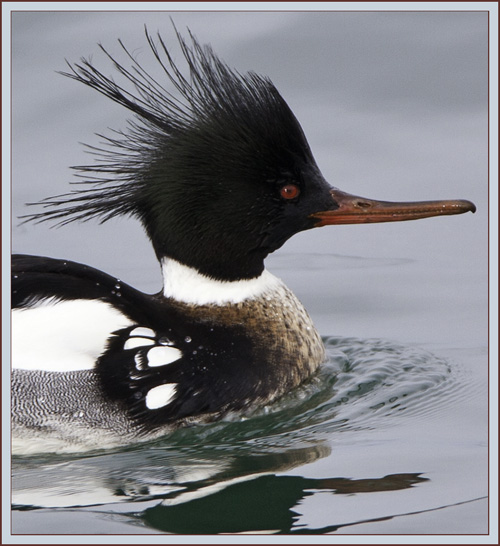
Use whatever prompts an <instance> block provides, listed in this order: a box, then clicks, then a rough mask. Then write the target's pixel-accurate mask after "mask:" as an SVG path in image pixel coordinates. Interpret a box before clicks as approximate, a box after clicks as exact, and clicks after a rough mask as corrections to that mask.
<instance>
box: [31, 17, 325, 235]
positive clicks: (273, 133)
mask: <svg viewBox="0 0 500 546" xmlns="http://www.w3.org/2000/svg"><path fill="white" fill-rule="evenodd" d="M174 28H175V27H174ZM175 32H176V34H177V39H178V41H179V44H180V47H181V51H182V54H183V56H184V59H185V61H186V63H187V67H188V74H189V76H188V77H187V76H185V75H183V73H182V71H181V69H180V68H179V67H178V66H177V65H176V64H175V62H174V60H173V58H172V56H171V54H170V52H169V50H168V49H167V47H166V45H165V42H164V41H163V39H162V37H161V36H160V34H158V36H157V42H155V40H154V39H153V38H152V37H151V35H150V34H149V33H148V31H147V29H146V38H147V41H148V44H149V47H150V49H151V52H152V54H153V55H154V57H155V59H156V61H157V62H158V64H159V66H160V67H161V70H162V72H163V75H164V77H166V82H167V84H170V85H172V84H173V86H174V88H175V92H174V93H171V92H170V91H167V90H166V88H165V87H164V86H163V85H162V84H161V83H159V81H157V79H155V78H153V77H152V76H151V75H150V74H149V73H148V72H146V71H145V70H144V69H143V68H142V66H141V65H140V64H139V62H138V61H137V60H136V59H135V58H134V57H133V55H132V54H131V53H130V52H129V51H128V50H127V48H126V47H125V45H124V44H123V43H122V42H121V40H119V44H120V46H121V48H122V50H123V52H124V53H125V56H126V58H127V59H128V61H129V64H130V67H129V68H126V67H125V66H124V65H123V64H120V63H119V62H118V61H117V60H116V59H115V58H114V57H113V56H111V54H110V53H108V51H107V50H106V49H105V48H104V47H103V46H102V45H100V48H101V50H102V51H103V52H104V53H105V54H106V56H107V57H108V58H109V60H110V61H111V62H112V64H113V65H114V68H115V69H116V70H117V71H118V73H119V74H120V75H121V77H122V79H123V80H124V84H123V86H122V85H119V84H118V83H116V82H115V81H114V80H113V79H112V78H110V77H108V76H105V75H104V74H103V73H102V72H100V71H99V70H98V69H97V68H96V67H95V66H93V65H92V63H91V61H90V60H86V59H82V60H81V61H80V63H79V64H75V65H74V66H72V65H69V66H70V69H71V71H70V72H66V73H65V72H62V74H63V75H65V76H68V77H70V78H73V79H75V80H77V81H79V82H81V83H84V84H85V85H88V86H89V87H92V88H94V89H96V90H97V91H99V92H100V93H102V94H103V95H105V96H107V97H109V98H111V99H112V100H113V101H115V102H117V103H119V104H122V105H123V106H125V107H126V108H128V109H129V110H131V111H132V112H134V114H136V118H135V120H134V121H129V127H128V129H127V130H126V131H115V132H114V135H113V136H102V135H99V136H100V137H101V138H102V139H103V142H102V143H101V145H102V147H100V148H99V147H92V146H88V148H89V149H90V150H91V152H92V153H93V154H94V156H95V159H96V161H95V163H94V164H93V165H87V166H78V167H74V169H76V170H77V171H78V173H79V174H78V176H79V177H80V178H82V179H83V180H79V181H77V182H73V183H74V184H80V185H83V186H84V187H83V188H82V187H80V188H79V189H77V190H73V191H72V192H69V193H66V194H63V195H59V196H56V197H50V198H47V199H44V200H42V201H41V202H40V203H30V204H31V205H32V204H35V205H41V206H43V207H44V208H45V209H46V210H44V211H42V212H39V213H35V214H31V215H29V216H24V217H23V218H26V219H27V220H26V221H35V222H41V221H51V220H52V221H56V223H57V225H64V224H66V223H69V222H72V221H76V220H83V221H85V220H88V219H90V218H97V219H99V220H100V221H101V222H104V221H106V220H109V219H110V218H113V217H115V216H118V215H132V216H136V217H138V218H139V219H140V220H142V222H143V223H144V224H145V227H146V230H147V231H148V233H149V235H150V236H151V229H154V226H153V225H152V224H154V223H155V221H154V217H155V212H154V211H152V210H151V209H152V208H154V206H155V203H158V206H161V204H164V203H165V201H166V200H168V193H169V187H170V186H172V185H178V184H184V185H185V186H186V189H187V186H188V185H197V184H199V185H200V191H201V193H204V191H203V188H201V186H202V185H203V184H207V181H209V180H210V181H215V180H221V179H226V180H227V179H231V178H232V183H234V184H237V183H238V181H239V180H238V179H241V178H251V177H259V179H262V178H265V179H267V180H270V181H275V180H276V179H277V178H279V177H282V176H283V171H287V164H291V163H293V162H294V161H295V160H296V158H298V157H301V159H302V160H303V161H304V162H311V163H313V162H314V160H313V159H312V156H311V152H310V150H309V147H308V144H307V141H306V139H305V137H304V135H303V132H302V129H301V128H300V125H299V123H298V122H297V120H296V119H295V117H294V115H293V113H292V112H291V110H290V109H289V107H288V105H287V104H286V102H285V101H284V99H283V98H282V97H281V95H280V94H279V92H278V91H277V89H276V88H275V87H274V85H273V84H272V82H271V81H270V80H269V79H268V78H265V77H261V76H259V75H257V74H255V73H253V72H249V73H247V74H244V75H241V74H239V73H237V72H235V71H233V70H231V69H230V68H229V67H228V66H227V65H226V64H225V63H223V62H222V61H221V60H220V59H219V58H218V57H217V56H216V55H215V53H214V52H213V50H212V49H211V48H210V46H202V45H200V43H199V42H198V41H197V40H196V38H195V37H194V36H193V35H192V34H191V33H190V32H189V35H190V40H191V44H188V42H187V41H186V40H185V39H184V38H183V37H182V36H181V35H180V34H179V32H178V31H177V30H175ZM127 83H128V84H129V85H130V84H132V88H133V89H132V91H129V90H127V88H126V87H127Z"/></svg>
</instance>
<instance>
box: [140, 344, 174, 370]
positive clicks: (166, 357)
mask: <svg viewBox="0 0 500 546" xmlns="http://www.w3.org/2000/svg"><path fill="white" fill-rule="evenodd" d="M179 358H182V352H181V351H179V349H176V348H175V347H153V348H152V349H149V351H148V365H149V366H151V367H152V368H154V367H156V366H165V365H166V364H171V363H172V362H175V361H176V360H179Z"/></svg>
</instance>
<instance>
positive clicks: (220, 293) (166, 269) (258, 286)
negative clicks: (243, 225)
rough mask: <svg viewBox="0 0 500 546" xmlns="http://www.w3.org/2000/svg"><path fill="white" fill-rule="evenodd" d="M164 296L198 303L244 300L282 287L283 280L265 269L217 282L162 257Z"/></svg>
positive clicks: (218, 303)
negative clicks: (249, 276) (252, 275)
mask: <svg viewBox="0 0 500 546" xmlns="http://www.w3.org/2000/svg"><path fill="white" fill-rule="evenodd" d="M161 269H162V274H163V295H164V296H165V297H166V298H172V299H175V300H177V301H182V302H184V303H192V304H195V305H207V304H213V305H225V304H228V303H241V302H242V301H245V300H248V299H254V298H257V297H259V296H262V295H263V294H265V293H266V292H271V291H273V290H276V289H277V288H278V287H280V286H282V285H283V284H282V282H281V281H280V279H278V278H277V277H275V276H274V275H272V274H271V273H269V272H268V271H267V270H264V271H263V273H262V274H261V275H260V276H259V277H257V278H255V279H249V280H241V281H218V280H215V279H212V278H210V277H207V276H206V275H203V274H201V273H199V272H198V271H197V270H196V269H193V268H191V267H188V266H186V265H183V264H181V263H179V262H177V261H175V260H172V259H171V258H162V260H161Z"/></svg>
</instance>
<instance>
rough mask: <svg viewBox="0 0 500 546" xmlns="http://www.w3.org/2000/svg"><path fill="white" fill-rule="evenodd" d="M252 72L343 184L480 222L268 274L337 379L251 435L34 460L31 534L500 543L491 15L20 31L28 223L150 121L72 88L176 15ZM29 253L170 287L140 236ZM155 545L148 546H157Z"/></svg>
mask: <svg viewBox="0 0 500 546" xmlns="http://www.w3.org/2000/svg"><path fill="white" fill-rule="evenodd" d="M170 15H172V17H173V19H174V20H175V23H176V25H177V26H178V28H179V29H180V30H183V29H184V27H185V26H186V25H188V26H189V27H190V28H191V30H192V31H193V32H194V34H196V36H197V37H198V38H199V39H200V41H202V42H210V43H212V45H213V47H214V49H215V50H216V51H217V52H218V53H219V54H220V55H221V57H223V58H224V59H225V60H226V61H227V62H228V64H229V65H230V66H234V67H236V68H237V69H239V70H241V71H245V70H249V69H253V70H256V71H257V72H260V73H264V74H267V75H268V76H270V77H271V79H272V80H273V81H274V83H275V84H276V85H277V87H278V88H279V90H280V91H281V93H282V94H283V96H284V97H285V99H286V100H287V101H288V102H289V104H290V106H291V107H292V109H293V110H294V112H295V114H296V115H297V117H298V119H299V121H300V122H301V123H302V125H303V128H304V130H305V132H306V135H307V137H308V139H309V143H310V145H311V147H312V149H313V152H314V154H315V157H316V159H317V161H318V164H319V166H320V168H321V170H322V172H323V174H324V176H325V178H326V179H327V180H329V181H330V182H331V183H332V184H333V185H335V186H337V187H339V188H341V189H343V190H346V191H349V192H352V193H355V194H358V195H366V196H367V197H373V198H380V199H386V200H422V199H441V198H466V199H470V200H472V201H474V202H475V203H476V205H477V207H478V212H477V213H476V214H475V215H472V214H467V215H463V216H458V217H449V218H435V219H429V220H424V221H422V222H408V223H405V224H386V225H372V226H339V227H331V228H324V229H321V230H312V231H311V232H307V233H303V234H299V235H298V236H296V237H294V238H293V239H292V240H291V241H289V242H288V243H287V244H286V245H285V246H284V248H283V249H281V250H280V251H278V252H277V253H275V255H273V256H271V257H270V258H269V260H268V262H267V266H268V268H269V269H270V271H271V272H273V273H275V274H276V275H277V276H279V277H281V278H282V279H283V280H284V281H285V282H286V283H287V284H288V286H289V287H290V288H292V289H293V290H294V292H295V293H296V294H297V295H298V296H299V298H300V299H301V300H302V301H303V303H304V304H305V306H306V308H307V309H308V311H309V312H310V314H311V316H312V317H313V319H314V321H315V323H316V325H317V327H318V329H319V331H320V332H321V334H322V335H323V336H324V340H325V343H326V345H327V349H328V362H327V363H326V365H325V366H324V367H323V369H322V370H321V372H320V373H319V374H318V376H317V377H315V378H314V379H313V380H312V381H311V382H310V383H309V384H307V385H304V386H303V387H302V388H301V389H299V390H298V391H296V392H294V393H290V395H289V396H287V397H286V398H285V399H283V400H281V401H279V402H278V403H276V404H275V405H273V406H271V407H268V408H262V409H260V410H258V411H256V413H255V414H254V415H251V416H248V417H247V418H246V419H245V420H241V419H234V420H233V421H231V422H220V423H215V424H211V425H207V426H203V427H197V428H192V429H186V430H182V431H178V432H177V433H175V434H173V435H172V436H170V437H166V438H164V439H162V440H161V441H157V442H155V443H152V444H144V445H139V446H133V447H126V448H123V449H117V450H113V451H102V452H93V453H86V454H79V455H76V454H75V455H70V454H66V455H62V454H57V453H53V454H44V455H39V456H33V457H26V458H17V457H15V458H14V459H13V461H12V475H13V481H12V487H13V490H12V502H13V512H12V531H13V533H15V534H19V535H25V534H35V535H52V534H54V535H57V534H79V533H81V534H84V535H86V534H98V535H101V534H102V535H109V534H137V533H142V534H154V533H181V534H212V533H286V534H289V533H292V534H294V533H297V534H300V533H317V534H322V533H334V534H351V533H354V534H367V535H371V534H485V533H487V532H488V503H487V495H488V428H487V427H488V355H487V352H488V337H487V333H488V332H487V329H488V316H487V305H488V292H487V229H488V216H487V198H488V183H487V136H488V133H487V30H488V29H487V14H486V13H484V12H483V13H480V12H475V13H473V12H449V13H447V12H433V13H430V12H429V13H424V12H422V13H419V12H412V13H402V12H394V13H391V12H386V13H381V12H369V13H354V12H326V13H308V12H301V13H294V12H289V13H262V12H253V13H237V12H232V13H229V12H227V13H213V12H212V13H208V12H197V13H157V14H152V13H141V12H129V13H125V12H115V13H113V12H108V13H102V12H101V13H99V12H92V13H90V12H89V13H72V12H69V11H68V12H46V13H42V12H18V13H15V14H13V19H12V23H13V26H12V32H13V34H12V40H13V41H12V44H13V49H12V60H13V66H12V74H13V75H12V78H13V79H12V85H13V88H12V89H13V102H12V116H13V118H12V119H13V135H12V137H13V139H12V146H13V150H12V153H13V156H12V158H13V160H12V176H13V183H12V202H13V216H14V218H15V217H17V216H19V215H22V214H24V213H26V210H27V209H26V207H25V206H24V203H25V202H29V201H36V200H38V199H41V198H43V197H46V196H48V195H53V194H58V193H63V192H66V191H68V188H69V187H68V185H67V182H68V181H69V180H71V173H70V171H69V170H68V167H69V166H70V165H79V164H86V163H88V162H89V161H90V158H89V157H88V155H86V154H84V152H83V150H82V148H81V146H79V145H78V142H80V141H84V142H89V143H96V142H97V141H98V139H97V137H93V136H92V134H93V133H94V132H105V131H106V128H107V127H111V128H116V129H118V128H123V127H124V126H125V122H124V120H125V119H126V118H127V117H128V115H127V113H126V112H124V111H123V110H122V109H121V108H119V107H118V106H116V105H113V104H111V103H110V102H109V101H107V100H106V99H104V98H103V97H100V96H99V95H98V94H97V93H95V92H92V91H91V90H89V89H86V88H84V87H83V86H78V85H77V84H76V83H75V82H73V81H70V80H68V79H66V78H63V77H61V76H59V75H57V74H55V71H56V70H62V69H65V62H64V59H65V58H67V59H69V60H71V61H75V60H78V59H79V58H80V57H81V56H82V55H83V56H88V55H92V57H93V59H94V62H96V63H97V60H98V59H99V66H100V67H101V68H102V67H104V66H106V63H105V59H104V58H103V56H102V55H100V54H99V52H98V48H97V46H96V44H97V43H98V42H103V43H104V44H105V45H106V46H107V47H109V48H110V49H113V48H114V49H113V50H114V51H118V48H117V45H116V39H117V38H121V39H122V40H124V41H125V42H126V43H127V44H128V45H129V46H130V48H131V50H133V51H134V53H135V54H136V55H137V56H139V57H140V58H141V59H142V58H144V62H147V59H148V58H149V56H148V55H147V49H146V48H145V42H144V37H143V25H144V24H145V23H146V24H147V25H148V27H149V28H150V30H152V31H153V32H154V31H156V29H160V30H161V32H162V34H163V35H165V36H168V37H169V38H168V43H169V44H172V46H173V47H174V40H173V38H172V30H171V26H170V25H171V24H170V21H169V16H170ZM12 235H13V239H12V240H13V251H15V252H23V253H33V254H40V255H47V256H52V257H60V258H67V259H72V260H76V261H79V262H83V263H88V264H89V265H92V266H94V267H97V268H99V269H102V270H104V271H106V272H108V273H110V274H113V275H116V276H117V277H119V278H120V279H122V280H123V281H124V282H127V283H129V284H132V285H133V286H136V287H137V288H139V289H141V290H144V291H146V292H155V291H158V290H159V289H160V287H161V278H160V274H159V268H158V266H157V264H156V261H155V258H154V255H153V252H152V250H151V247H150V245H149V242H148V241H147V240H146V238H145V236H144V234H143V233H142V230H141V228H140V226H139V225H138V224H137V222H135V221H134V220H131V219H123V220H116V221H113V222H109V223H107V224H104V225H97V224H92V223H89V224H84V225H79V226H76V225H70V226H67V227H65V228H63V229H59V230H53V229H50V228H49V227H48V226H45V225H37V226H34V225H29V224H28V225H22V226H18V225H17V223H16V222H15V221H14V227H13V233H12ZM143 540H146V539H143Z"/></svg>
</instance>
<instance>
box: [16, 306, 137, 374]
mask: <svg viewBox="0 0 500 546" xmlns="http://www.w3.org/2000/svg"><path fill="white" fill-rule="evenodd" d="M132 324H133V322H132V321H131V320H130V319H129V318H127V317H126V316H125V315H123V314H122V313H120V312H119V311H118V310H117V309H115V308H114V307H113V306H112V305H109V304H108V303H105V302H103V301H99V300H69V301H58V300H57V299H55V298H49V299H45V300H41V301H40V302H38V303H37V305H36V306H33V307H28V308H24V309H14V310H13V311H12V366H13V368H17V369H22V370H45V371H52V372H68V371H75V370H89V369H92V368H93V367H94V364H95V361H96V359H97V358H98V357H99V356H100V355H101V354H102V353H103V352H104V350H105V348H106V341H107V340H108V338H109V336H110V334H111V333H112V332H114V331H115V330H119V329H120V328H126V327H127V326H131V325H132Z"/></svg>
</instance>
